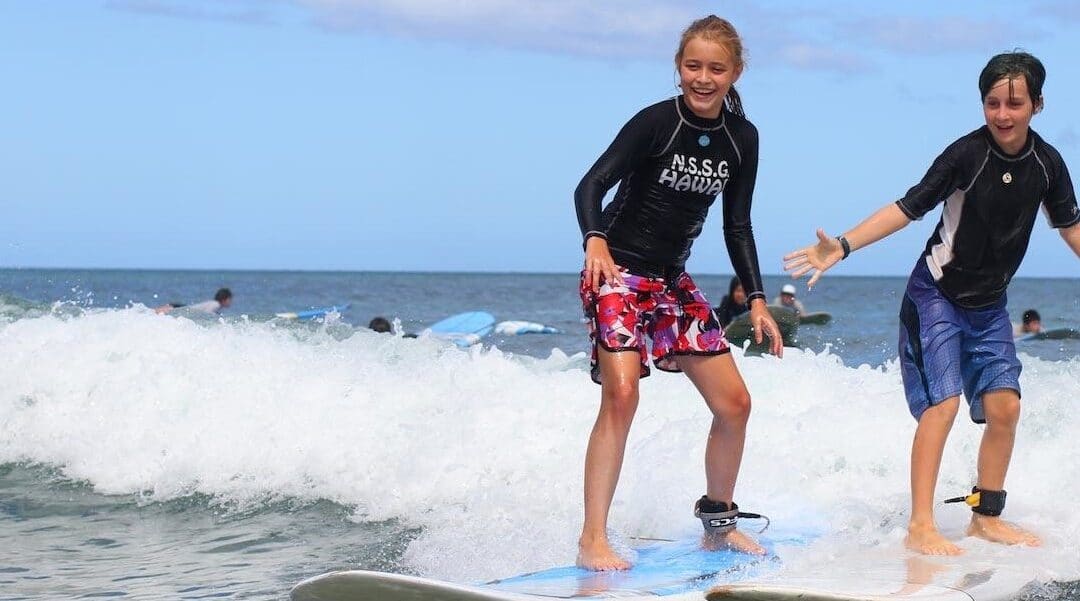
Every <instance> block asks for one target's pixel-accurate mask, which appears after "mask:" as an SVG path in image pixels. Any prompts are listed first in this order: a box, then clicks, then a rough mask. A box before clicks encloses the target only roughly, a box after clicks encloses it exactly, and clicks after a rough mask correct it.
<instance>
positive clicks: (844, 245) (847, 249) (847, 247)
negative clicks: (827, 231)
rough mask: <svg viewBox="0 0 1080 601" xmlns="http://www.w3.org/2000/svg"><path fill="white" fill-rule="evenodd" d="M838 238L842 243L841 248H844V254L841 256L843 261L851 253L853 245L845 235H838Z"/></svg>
mask: <svg viewBox="0 0 1080 601" xmlns="http://www.w3.org/2000/svg"><path fill="white" fill-rule="evenodd" d="M836 240H837V242H839V243H840V248H842V249H844V256H842V257H840V260H841V261H843V260H844V259H846V258H848V255H850V254H851V245H850V244H848V241H847V238H845V237H843V236H837V237H836Z"/></svg>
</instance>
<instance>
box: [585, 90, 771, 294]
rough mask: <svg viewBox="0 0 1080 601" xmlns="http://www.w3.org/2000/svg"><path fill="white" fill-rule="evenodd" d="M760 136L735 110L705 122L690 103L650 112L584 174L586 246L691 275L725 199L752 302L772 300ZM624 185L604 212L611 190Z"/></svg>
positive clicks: (634, 263)
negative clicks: (763, 264)
mask: <svg viewBox="0 0 1080 601" xmlns="http://www.w3.org/2000/svg"><path fill="white" fill-rule="evenodd" d="M757 162H758V133H757V128H755V127H754V125H753V124H752V123H750V122H749V121H747V120H746V119H744V118H742V117H739V116H737V115H735V114H734V113H731V112H730V111H728V110H726V109H725V110H724V111H722V112H721V114H720V117H719V118H717V119H702V118H701V117H698V116H697V115H694V113H693V112H691V111H690V109H689V107H687V106H686V103H685V101H684V100H683V98H682V96H679V97H676V98H672V99H668V100H665V101H663V102H659V103H657V104H654V105H652V106H649V107H646V108H645V109H642V111H641V112H639V113H638V114H637V115H635V116H634V117H633V118H632V119H630V121H629V122H627V124H626V125H624V126H623V128H622V130H621V131H620V132H619V135H618V136H616V137H615V141H614V142H612V143H611V146H610V147H608V149H607V150H606V151H605V152H604V154H602V155H601V156H600V158H599V159H597V161H596V164H595V165H593V167H592V169H590V170H589V172H588V173H586V174H585V177H584V178H582V180H581V183H580V184H578V187H577V190H576V191H575V193H574V203H575V204H576V207H577V218H578V225H579V226H581V234H582V236H584V237H585V239H586V240H587V239H588V238H589V237H591V236H601V237H604V238H606V239H607V241H608V247H609V248H610V249H611V255H612V257H613V258H614V259H615V262H616V263H617V264H619V265H620V266H622V267H624V268H626V269H628V270H630V272H632V273H635V274H637V275H643V276H646V277H669V278H670V277H671V276H672V275H673V274H676V273H680V272H682V271H683V269H684V267H685V265H686V259H687V258H688V257H689V256H690V246H691V244H693V242H694V239H695V238H697V237H698V235H699V234H700V233H701V229H702V226H703V225H704V223H705V216H706V215H707V214H708V212H709V206H711V205H712V203H713V201H714V200H716V197H717V195H719V194H721V193H723V195H724V200H723V205H724V241H725V242H726V243H727V249H728V254H729V255H730V256H731V264H732V267H734V268H735V273H736V275H738V276H739V279H740V280H741V281H742V283H743V287H744V289H745V290H746V293H747V297H748V301H747V302H749V299H752V298H755V297H760V298H763V299H764V298H766V297H765V290H764V287H763V286H762V284H761V271H760V269H759V268H758V259H757V247H756V246H755V244H754V232H753V229H752V227H751V225H750V202H751V198H752V197H753V194H754V183H755V180H756V179H757ZM615 182H619V188H618V190H617V191H616V192H615V197H614V198H613V199H612V201H611V202H610V203H608V205H607V207H605V208H604V210H603V211H601V210H600V205H601V203H602V202H603V199H604V195H605V194H607V191H608V190H610V189H611V187H612V186H614V185H615Z"/></svg>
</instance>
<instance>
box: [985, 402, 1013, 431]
mask: <svg viewBox="0 0 1080 601" xmlns="http://www.w3.org/2000/svg"><path fill="white" fill-rule="evenodd" d="M983 411H984V412H985V413H986V425H987V427H990V428H1009V429H1014V428H1016V423H1017V422H1018V421H1020V397H1019V396H1017V395H1016V394H1001V395H993V396H992V397H989V395H988V398H984V399H983Z"/></svg>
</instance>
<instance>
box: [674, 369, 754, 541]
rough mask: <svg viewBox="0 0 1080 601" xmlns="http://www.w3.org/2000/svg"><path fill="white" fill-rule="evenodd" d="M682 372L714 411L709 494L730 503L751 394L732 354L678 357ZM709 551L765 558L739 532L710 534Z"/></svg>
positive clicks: (709, 449)
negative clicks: (749, 554) (712, 549)
mask: <svg viewBox="0 0 1080 601" xmlns="http://www.w3.org/2000/svg"><path fill="white" fill-rule="evenodd" d="M678 363H679V369H682V370H683V371H684V372H686V375H687V377H689V378H690V381H691V382H693V383H694V386H695V387H697V389H698V392H700V393H701V396H702V397H704V398H705V404H706V405H708V407H709V411H711V412H712V415H713V418H712V425H711V426H710V427H709V439H708V442H707V443H706V444H705V486H706V490H705V494H706V495H708V497H709V499H711V500H713V501H721V502H724V503H728V504H730V503H731V502H732V500H733V498H734V496H735V480H736V478H738V476H739V465H740V464H741V463H742V455H743V445H744V443H745V442H746V422H747V420H749V418H750V392H749V391H747V390H746V383H744V382H743V379H742V376H741V375H740V374H739V370H738V368H736V367H735V360H734V359H732V358H731V354H730V353H727V354H724V355H713V356H702V357H699V356H692V355H688V356H683V357H679V358H678ZM703 544H704V545H705V547H706V548H720V547H726V548H732V549H736V550H738V551H743V552H746V553H753V554H755V555H762V554H764V553H765V549H764V548H762V546H761V545H759V544H758V543H757V542H756V541H754V539H752V538H750V537H749V536H747V535H746V534H744V533H742V532H740V531H739V530H732V531H730V532H727V533H725V534H723V535H717V536H713V535H709V534H708V533H706V536H705V539H704V540H703Z"/></svg>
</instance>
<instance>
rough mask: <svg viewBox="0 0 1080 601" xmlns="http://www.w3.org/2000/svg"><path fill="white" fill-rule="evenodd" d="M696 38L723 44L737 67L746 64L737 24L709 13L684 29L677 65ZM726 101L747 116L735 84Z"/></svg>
mask: <svg viewBox="0 0 1080 601" xmlns="http://www.w3.org/2000/svg"><path fill="white" fill-rule="evenodd" d="M694 38H701V39H703V40H705V41H707V42H716V43H717V44H720V45H722V46H723V47H724V48H725V49H726V50H727V51H728V54H730V55H731V58H732V60H734V61H735V68H737V69H739V70H740V71H741V70H742V68H743V66H744V65H745V64H746V63H745V61H744V60H743V45H742V38H740V37H739V32H737V31H735V26H734V25H732V24H731V22H730V21H728V20H727V19H721V18H720V17H718V16H716V15H709V16H707V17H704V18H701V19H698V20H697V21H694V22H693V23H691V24H690V26H689V27H687V28H686V31H683V34H682V38H681V39H680V40H679V51H678V52H676V53H675V64H676V66H677V65H678V64H679V63H680V62H682V57H683V52H684V51H685V50H686V45H687V44H689V43H690V40H692V39H694ZM724 103H725V104H726V105H727V109H728V110H729V111H731V112H732V113H735V114H736V115H738V116H740V117H745V116H746V112H745V111H744V110H743V106H742V98H740V97H739V93H738V92H737V91H735V86H731V89H729V90H728V93H727V96H725V97H724Z"/></svg>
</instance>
